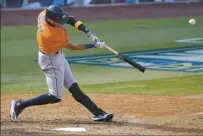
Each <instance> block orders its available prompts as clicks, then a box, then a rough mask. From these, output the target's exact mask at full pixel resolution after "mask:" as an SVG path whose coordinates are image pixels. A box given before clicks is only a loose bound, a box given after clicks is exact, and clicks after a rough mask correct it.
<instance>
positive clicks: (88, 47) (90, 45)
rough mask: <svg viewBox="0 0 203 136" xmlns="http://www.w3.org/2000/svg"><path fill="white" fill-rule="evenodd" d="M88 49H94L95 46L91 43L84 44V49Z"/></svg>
mask: <svg viewBox="0 0 203 136" xmlns="http://www.w3.org/2000/svg"><path fill="white" fill-rule="evenodd" d="M90 48H95V44H93V43H88V44H85V49H90Z"/></svg>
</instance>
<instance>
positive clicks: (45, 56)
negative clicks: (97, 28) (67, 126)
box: [10, 5, 113, 121]
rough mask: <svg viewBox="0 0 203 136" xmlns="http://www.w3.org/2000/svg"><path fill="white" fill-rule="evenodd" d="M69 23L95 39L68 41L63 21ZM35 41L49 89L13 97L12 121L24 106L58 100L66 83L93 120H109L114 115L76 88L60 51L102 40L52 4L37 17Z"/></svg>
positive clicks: (95, 43) (75, 48) (100, 43)
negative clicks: (20, 97) (32, 94)
mask: <svg viewBox="0 0 203 136" xmlns="http://www.w3.org/2000/svg"><path fill="white" fill-rule="evenodd" d="M65 23H67V24H70V25H72V26H74V27H75V28H76V29H77V30H81V31H83V32H85V33H86V34H87V35H88V37H89V38H90V39H91V40H92V41H93V42H94V43H90V44H73V43H71V42H70V41H69V39H68V35H67V31H66V29H64V28H63V24H65ZM37 42H38V45H39V54H38V63H39V66H40V68H41V69H42V71H43V72H44V74H45V76H46V82H47V86H48V89H49V93H48V94H43V95H40V96H38V97H36V98H33V99H29V100H12V102H11V110H10V116H11V120H12V121H15V120H17V117H18V116H19V114H20V113H21V112H22V111H23V110H24V109H25V108H27V107H29V106H34V105H45V104H53V103H58V102H60V101H61V99H62V97H63V87H64V86H65V87H66V88H67V89H68V90H69V91H70V93H72V96H73V98H74V99H75V100H76V101H78V102H79V103H81V104H82V105H83V106H85V107H86V108H87V109H88V110H89V111H90V112H91V113H92V114H93V115H94V116H93V118H92V119H93V120H94V121H111V120H112V118H113V114H109V113H106V112H105V111H103V110H102V109H100V108H99V107H97V105H96V104H95V103H94V102H93V101H92V100H91V99H90V98H89V97H88V96H87V95H85V94H84V93H83V92H82V91H81V89H80V88H79V86H78V84H77V81H76V80H75V79H74V77H73V75H72V73H71V69H70V67H69V64H68V61H67V60H66V59H65V56H64V54H63V53H62V48H67V49H70V50H85V49H90V48H95V47H96V48H102V47H103V46H104V45H105V43H104V42H101V41H100V40H99V38H98V37H97V36H96V35H94V34H92V32H91V31H90V30H89V29H87V28H86V27H85V25H84V24H83V23H82V22H81V21H79V20H76V19H75V18H74V17H73V16H70V15H69V14H68V13H66V12H64V10H63V9H62V8H61V7H59V6H56V5H51V6H49V7H48V8H47V9H45V10H44V11H42V12H41V13H40V14H39V16H38V30H37Z"/></svg>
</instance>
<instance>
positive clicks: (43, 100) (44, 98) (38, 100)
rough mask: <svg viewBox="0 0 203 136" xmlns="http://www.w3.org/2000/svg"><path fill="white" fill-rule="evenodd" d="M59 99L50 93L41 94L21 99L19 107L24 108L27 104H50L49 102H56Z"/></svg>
mask: <svg viewBox="0 0 203 136" xmlns="http://www.w3.org/2000/svg"><path fill="white" fill-rule="evenodd" d="M60 101H61V99H58V98H56V97H55V96H53V95H51V94H43V95H40V96H37V97H35V98H32V99H29V100H24V101H21V103H20V107H21V108H23V109H24V108H26V107H29V106H34V105H45V104H50V103H57V102H60Z"/></svg>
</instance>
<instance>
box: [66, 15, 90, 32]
mask: <svg viewBox="0 0 203 136" xmlns="http://www.w3.org/2000/svg"><path fill="white" fill-rule="evenodd" d="M67 24H69V25H71V26H74V27H75V29H76V30H80V31H82V32H84V33H88V32H89V31H90V30H89V29H88V28H87V27H86V26H85V25H84V24H83V23H82V21H80V20H76V19H75V18H74V17H70V18H69V20H68V22H67Z"/></svg>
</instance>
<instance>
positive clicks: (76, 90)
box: [69, 83, 85, 101]
mask: <svg viewBox="0 0 203 136" xmlns="http://www.w3.org/2000/svg"><path fill="white" fill-rule="evenodd" d="M69 91H70V93H72V96H73V98H74V99H75V100H76V101H81V100H82V99H83V98H84V95H85V94H84V93H83V92H82V91H81V89H80V87H79V86H78V84H77V83H74V84H72V86H71V87H70V88H69Z"/></svg>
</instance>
